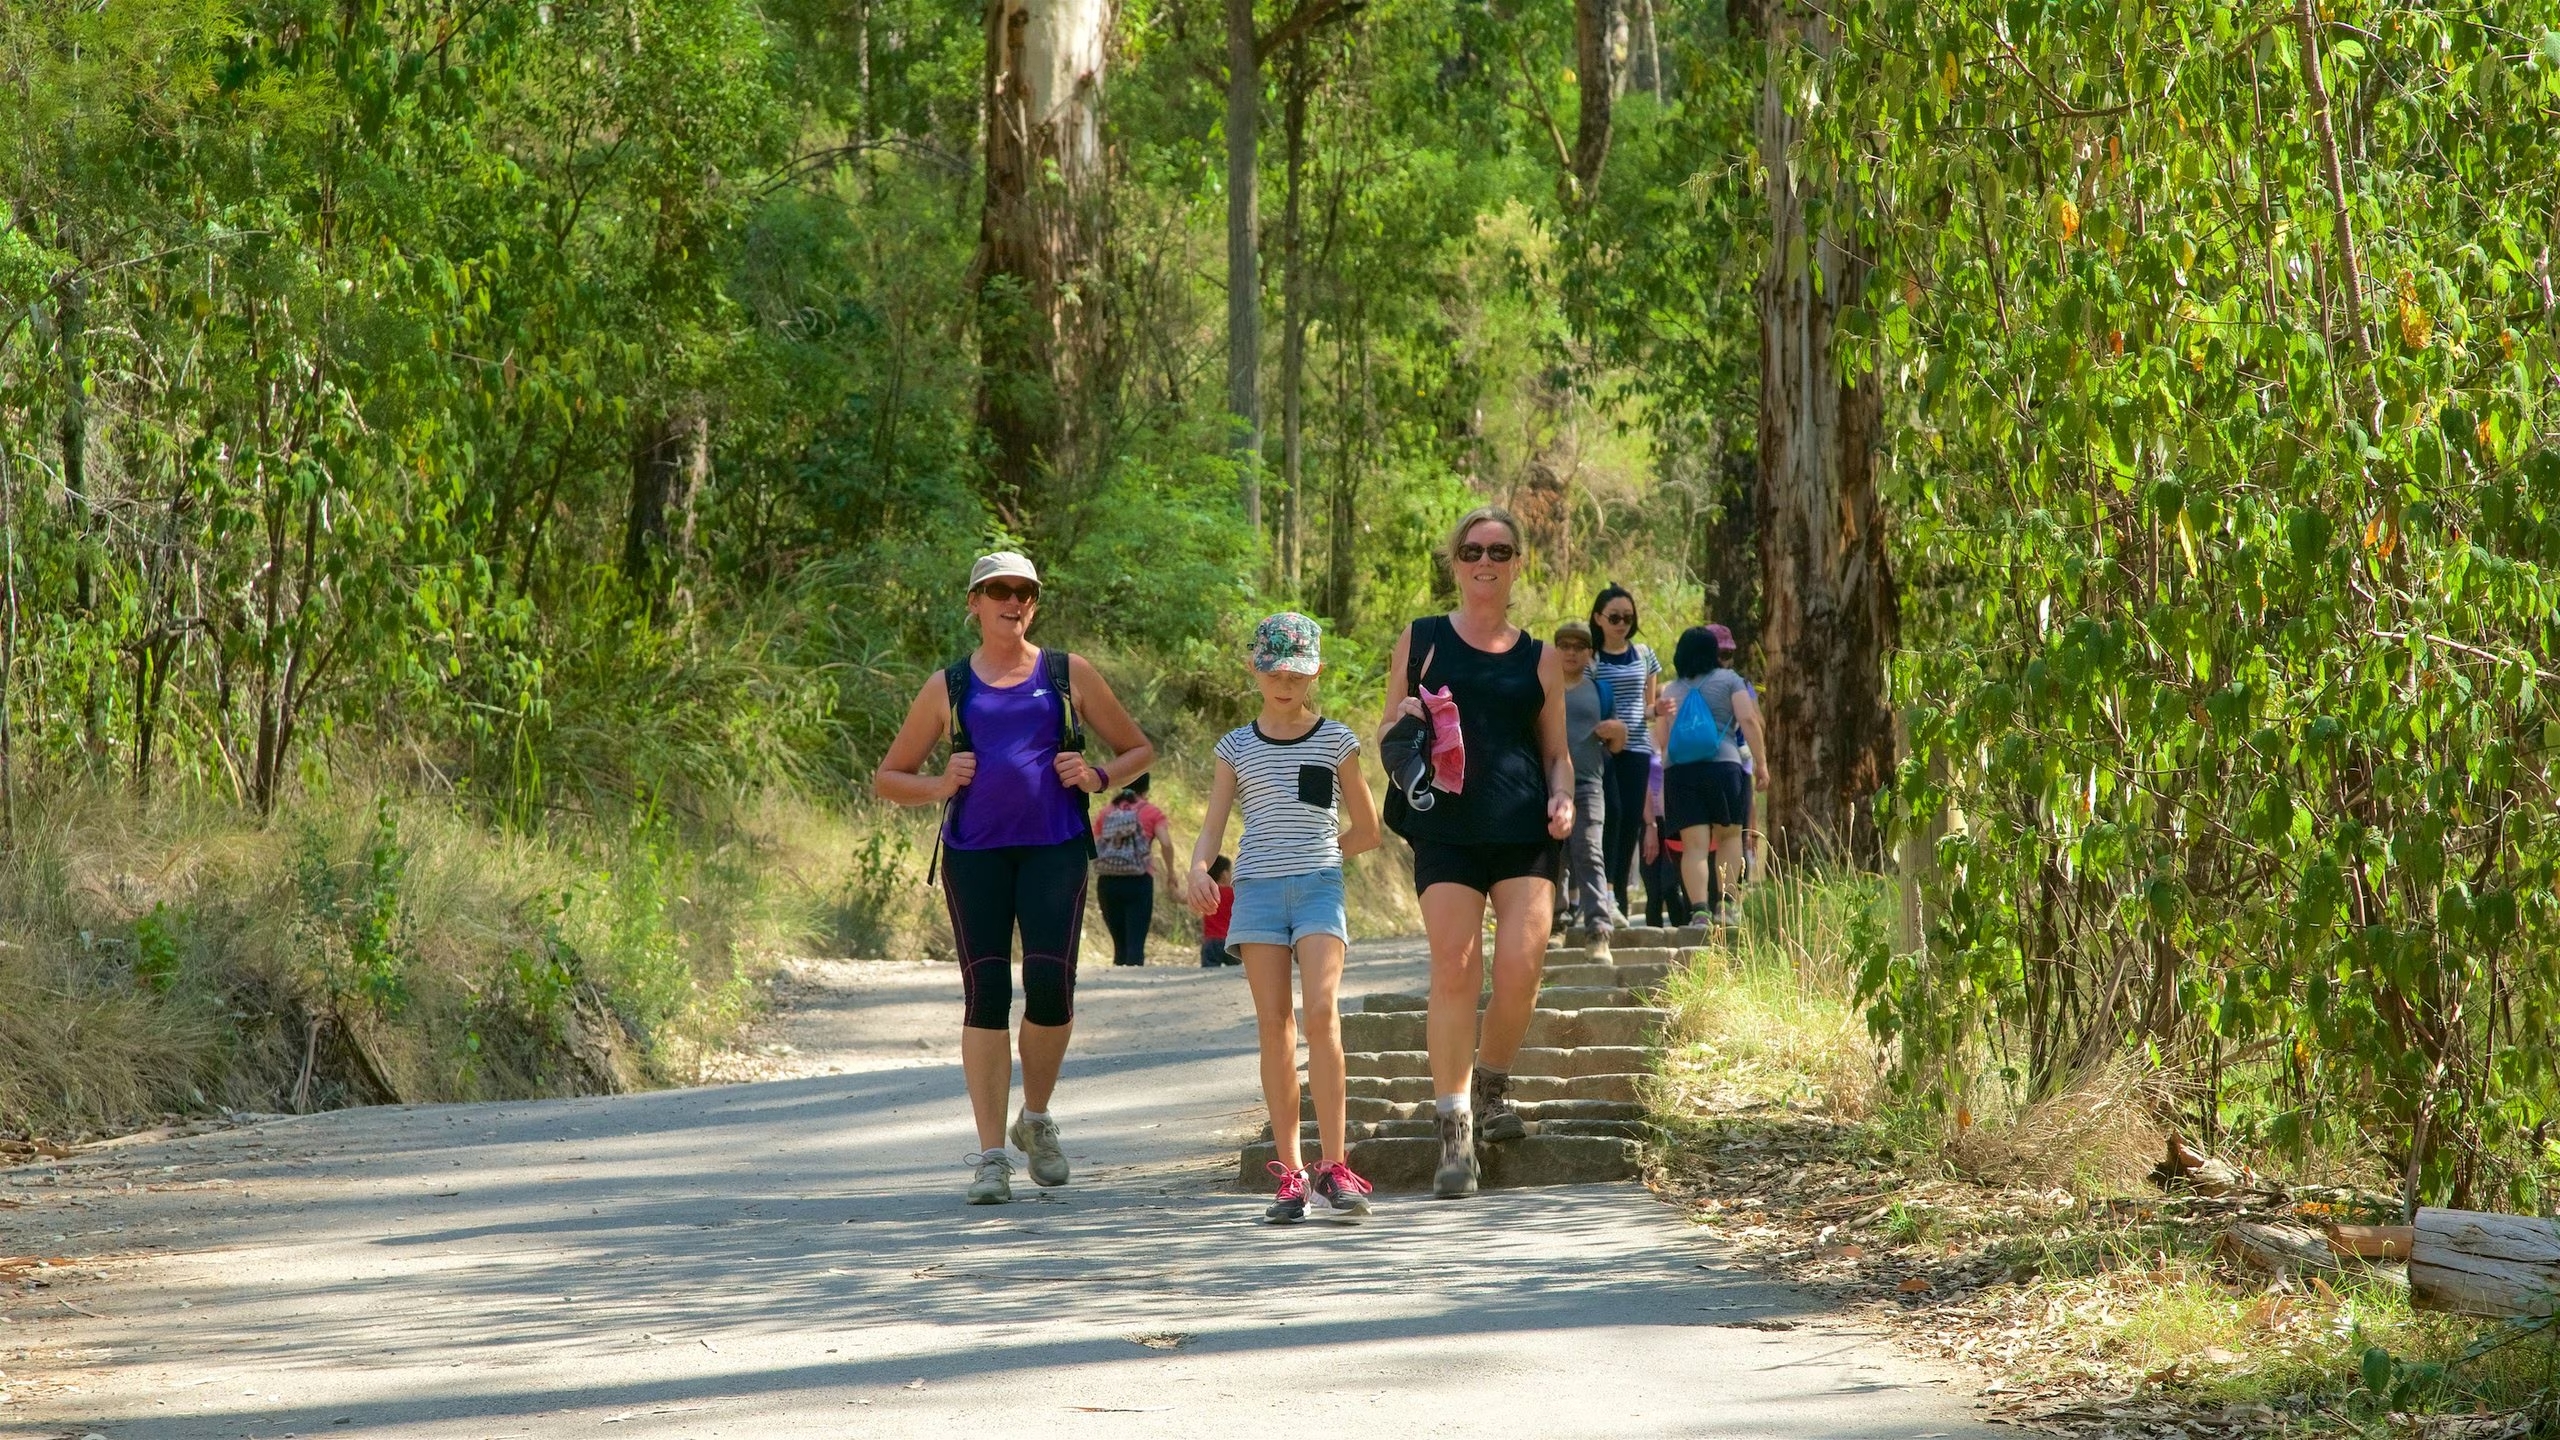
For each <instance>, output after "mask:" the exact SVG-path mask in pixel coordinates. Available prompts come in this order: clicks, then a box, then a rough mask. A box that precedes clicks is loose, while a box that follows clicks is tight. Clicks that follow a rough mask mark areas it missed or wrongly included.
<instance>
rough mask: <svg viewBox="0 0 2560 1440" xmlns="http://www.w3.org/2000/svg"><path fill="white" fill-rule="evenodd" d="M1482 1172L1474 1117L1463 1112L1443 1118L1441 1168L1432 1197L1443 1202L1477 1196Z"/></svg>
mask: <svg viewBox="0 0 2560 1440" xmlns="http://www.w3.org/2000/svg"><path fill="white" fill-rule="evenodd" d="M1482 1173H1483V1172H1482V1171H1481V1170H1480V1169H1479V1168H1478V1167H1477V1164H1476V1131H1475V1117H1474V1116H1472V1115H1469V1114H1468V1113H1467V1112H1466V1111H1464V1110H1459V1111H1453V1112H1452V1113H1450V1114H1446V1115H1443V1116H1441V1117H1440V1168H1439V1169H1438V1170H1436V1171H1434V1172H1432V1176H1431V1193H1432V1194H1434V1195H1437V1196H1439V1197H1440V1198H1441V1199H1443V1200H1455V1199H1457V1198H1458V1197H1459V1196H1461V1195H1473V1194H1474V1193H1476V1180H1477V1178H1478V1177H1479V1176H1480V1175H1481V1174H1482Z"/></svg>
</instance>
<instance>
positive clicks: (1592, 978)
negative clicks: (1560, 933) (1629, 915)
mask: <svg viewBox="0 0 2560 1440" xmlns="http://www.w3.org/2000/svg"><path fill="white" fill-rule="evenodd" d="M1671 968H1672V967H1671V966H1670V965H1668V964H1664V963H1657V962H1654V961H1649V960H1636V961H1627V960H1620V961H1616V962H1614V963H1613V962H1611V961H1607V960H1577V961H1574V962H1573V963H1571V964H1569V965H1549V966H1548V967H1547V978H1546V984H1547V985H1548V986H1581V985H1594V986H1605V987H1609V988H1612V989H1618V990H1651V989H1653V988H1655V987H1656V986H1659V985H1660V984H1661V983H1662V982H1663V981H1664V980H1665V979H1666V978H1668V977H1669V976H1670V974H1671Z"/></svg>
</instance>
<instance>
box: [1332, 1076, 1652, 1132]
mask: <svg viewBox="0 0 2560 1440" xmlns="http://www.w3.org/2000/svg"><path fill="white" fill-rule="evenodd" d="M1426 1086H1427V1082H1426ZM1513 1103H1514V1104H1516V1105H1518V1106H1519V1107H1520V1114H1521V1116H1522V1117H1523V1118H1524V1119H1529V1120H1641V1119H1643V1118H1644V1113H1645V1111H1644V1106H1643V1105H1642V1104H1640V1103H1639V1102H1637V1101H1633V1100H1608V1099H1596V1098H1594V1099H1585V1098H1582V1097H1580V1096H1565V1097H1560V1098H1557V1099H1551V1100H1519V1099H1515V1100H1514V1101H1513ZM1432 1113H1433V1111H1432V1105H1431V1098H1430V1097H1429V1096H1427V1095H1424V1096H1417V1097H1416V1098H1414V1099H1411V1100H1389V1099H1386V1098H1384V1097H1376V1098H1372V1097H1370V1096H1365V1095H1355V1096H1353V1097H1351V1098H1350V1099H1349V1100H1347V1101H1346V1102H1344V1105H1343V1114H1344V1117H1345V1118H1346V1119H1348V1120H1350V1121H1351V1122H1352V1123H1354V1124H1361V1125H1375V1124H1378V1123H1380V1122H1381V1121H1387V1120H1428V1119H1430V1118H1431V1116H1432ZM1298 1118H1299V1119H1300V1120H1313V1119H1315V1118H1316V1099H1315V1097H1314V1096H1313V1095H1309V1094H1306V1093H1305V1092H1303V1091H1301V1092H1300V1093H1299V1095H1298Z"/></svg>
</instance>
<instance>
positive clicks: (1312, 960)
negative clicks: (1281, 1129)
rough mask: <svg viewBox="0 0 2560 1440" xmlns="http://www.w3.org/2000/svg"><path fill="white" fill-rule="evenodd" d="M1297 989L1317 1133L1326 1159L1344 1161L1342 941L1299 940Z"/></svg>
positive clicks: (1312, 937) (1346, 1150) (1346, 1138)
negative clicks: (1301, 1002) (1303, 1003)
mask: <svg viewBox="0 0 2560 1440" xmlns="http://www.w3.org/2000/svg"><path fill="white" fill-rule="evenodd" d="M1298 991H1299V993H1300V994H1301V995H1303V996H1304V997H1305V998H1306V1012H1307V1013H1306V1018H1305V1022H1304V1024H1305V1031H1306V1037H1307V1088H1308V1089H1310V1090H1312V1091H1314V1092H1315V1100H1316V1137H1317V1139H1318V1140H1319V1141H1320V1142H1321V1143H1322V1145H1323V1150H1324V1158H1325V1159H1327V1160H1330V1161H1333V1162H1334V1163H1335V1164H1340V1163H1341V1162H1342V1160H1343V1159H1344V1157H1345V1156H1346V1155H1347V1154H1348V1153H1349V1134H1348V1132H1349V1129H1350V1125H1349V1122H1348V1120H1347V1118H1346V1114H1345V1112H1346V1111H1347V1110H1348V1109H1349V1108H1350V1107H1349V1102H1348V1101H1347V1100H1346V1099H1345V1096H1346V1094H1347V1093H1348V1091H1349V1088H1350V1087H1349V1085H1348V1084H1347V1083H1346V1082H1345V1081H1344V1080H1343V1062H1342V1006H1341V1004H1340V1003H1339V996H1340V995H1341V992H1342V942H1341V941H1340V940H1338V939H1336V938H1334V937H1333V936H1331V935H1310V936H1308V937H1307V938H1306V939H1304V940H1301V941H1299V942H1298ZM1256 998H1257V1000H1258V999H1259V997H1258V996H1257V997H1256ZM1265 1073H1268V1072H1265ZM1289 1103H1290V1106H1291V1107H1292V1110H1291V1113H1292V1115H1294V1114H1295V1113H1296V1112H1295V1107H1296V1105H1297V1103H1298V1102H1297V1101H1296V1099H1294V1098H1292V1099H1291V1100H1290V1102H1289Z"/></svg>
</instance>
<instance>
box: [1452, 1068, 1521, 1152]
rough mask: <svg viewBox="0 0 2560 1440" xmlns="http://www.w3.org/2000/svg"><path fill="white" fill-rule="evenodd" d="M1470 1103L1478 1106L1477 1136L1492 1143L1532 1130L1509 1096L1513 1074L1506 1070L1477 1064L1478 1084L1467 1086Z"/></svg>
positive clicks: (1476, 1111) (1476, 1109) (1516, 1137)
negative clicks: (1491, 1068) (1487, 1067)
mask: <svg viewBox="0 0 2560 1440" xmlns="http://www.w3.org/2000/svg"><path fill="white" fill-rule="evenodd" d="M1467 1089H1468V1103H1469V1104H1471V1105H1473V1106H1474V1107H1475V1116H1476V1138H1478V1139H1480V1140H1483V1141H1485V1142H1486V1143H1488V1144H1499V1143H1500V1142H1502V1141H1505V1140H1517V1139H1519V1138H1520V1137H1521V1136H1523V1135H1526V1134H1528V1133H1529V1127H1528V1125H1527V1124H1526V1122H1524V1121H1522V1120H1521V1118H1520V1111H1519V1108H1518V1107H1517V1106H1514V1105H1513V1104H1512V1103H1511V1101H1510V1100H1509V1099H1508V1098H1506V1097H1508V1096H1509V1095H1510V1093H1511V1074H1510V1072H1509V1071H1506V1070H1488V1069H1486V1068H1485V1067H1483V1066H1482V1065H1479V1066H1477V1067H1476V1073H1475V1080H1474V1083H1473V1084H1471V1085H1469V1086H1468V1087H1467Z"/></svg>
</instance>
